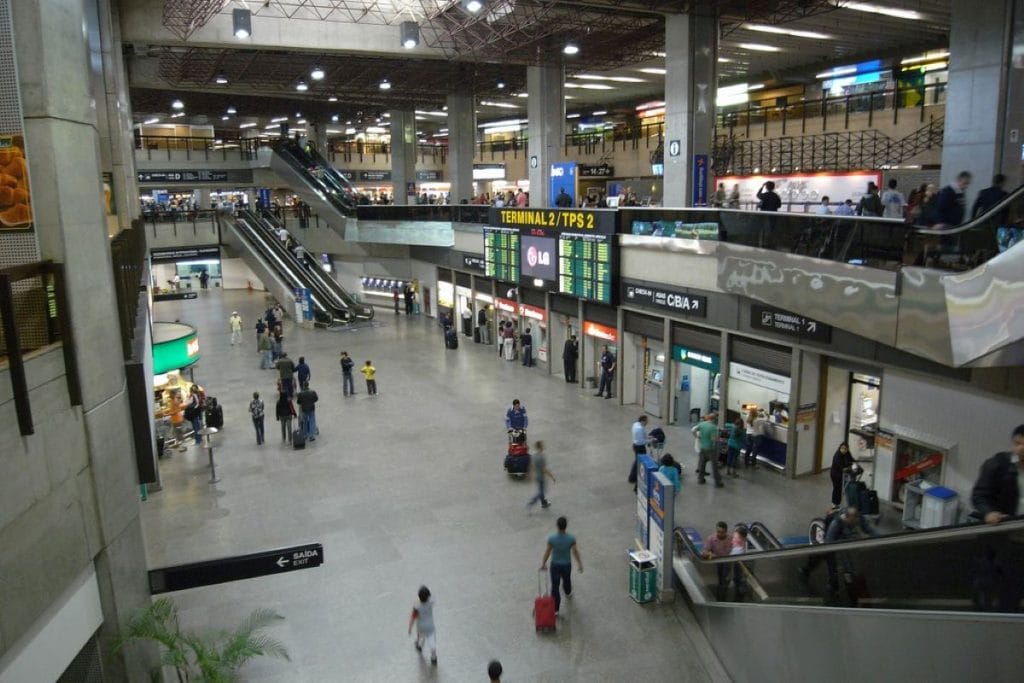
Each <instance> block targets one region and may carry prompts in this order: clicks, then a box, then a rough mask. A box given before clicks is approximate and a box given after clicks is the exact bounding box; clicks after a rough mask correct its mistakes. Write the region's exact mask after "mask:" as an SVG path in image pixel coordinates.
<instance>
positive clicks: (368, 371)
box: [359, 361, 377, 396]
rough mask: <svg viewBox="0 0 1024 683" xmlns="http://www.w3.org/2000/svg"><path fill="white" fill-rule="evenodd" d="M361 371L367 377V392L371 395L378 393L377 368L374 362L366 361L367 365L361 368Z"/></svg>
mask: <svg viewBox="0 0 1024 683" xmlns="http://www.w3.org/2000/svg"><path fill="white" fill-rule="evenodd" d="M359 372H361V373H363V377H365V378H366V393H367V394H369V395H370V396H376V395H377V380H376V379H375V378H376V377H377V368H375V367H373V363H371V362H370V361H366V365H364V366H363V367H361V368H359Z"/></svg>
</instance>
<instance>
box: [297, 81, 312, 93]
mask: <svg viewBox="0 0 1024 683" xmlns="http://www.w3.org/2000/svg"><path fill="white" fill-rule="evenodd" d="M295 89H296V90H298V91H299V92H306V91H307V90H309V85H308V84H307V83H306V81H304V80H302V79H301V78H300V79H299V82H298V83H296V84H295Z"/></svg>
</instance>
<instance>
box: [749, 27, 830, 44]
mask: <svg viewBox="0 0 1024 683" xmlns="http://www.w3.org/2000/svg"><path fill="white" fill-rule="evenodd" d="M742 28H745V29H746V30H748V31H757V32H758V33H772V34H775V35H777V36H793V37H795V38H810V39H812V40H831V39H832V36H830V35H828V34H827V33H818V32H817V31H801V30H799V29H793V28H782V27H781V26H770V25H768V24H743V26H742Z"/></svg>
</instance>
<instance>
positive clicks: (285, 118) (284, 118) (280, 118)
mask: <svg viewBox="0 0 1024 683" xmlns="http://www.w3.org/2000/svg"><path fill="white" fill-rule="evenodd" d="M287 120H288V117H287V116H278V117H277V118H276V119H270V122H271V123H281V122H282V121H287Z"/></svg>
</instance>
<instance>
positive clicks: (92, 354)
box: [10, 0, 150, 680]
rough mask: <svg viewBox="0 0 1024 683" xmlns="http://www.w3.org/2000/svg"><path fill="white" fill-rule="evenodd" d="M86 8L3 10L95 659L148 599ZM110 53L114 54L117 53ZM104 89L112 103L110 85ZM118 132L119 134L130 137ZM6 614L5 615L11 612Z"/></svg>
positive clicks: (142, 671)
mask: <svg viewBox="0 0 1024 683" xmlns="http://www.w3.org/2000/svg"><path fill="white" fill-rule="evenodd" d="M98 2H99V0H88V1H83V0H79V1H76V2H69V1H68V0H36V2H12V3H10V7H11V10H12V18H13V26H14V39H15V45H16V52H15V57H16V63H17V73H18V81H19V84H18V85H19V89H20V92H21V97H22V105H23V114H24V122H25V141H26V149H27V151H28V155H29V164H30V173H31V175H32V178H33V180H34V181H35V182H33V184H32V200H33V201H32V208H33V211H34V218H35V230H36V234H37V236H38V241H39V250H40V255H41V257H42V258H44V259H53V260H54V261H57V262H62V263H64V266H65V272H66V276H67V280H66V286H67V294H68V299H69V309H68V311H66V313H68V314H69V315H70V319H71V326H72V329H73V331H74V341H75V344H74V354H75V357H76V359H77V363H78V373H79V376H80V378H81V387H82V406H81V421H82V431H83V434H84V440H85V447H84V450H85V451H86V452H87V455H86V458H87V459H86V461H85V462H83V463H82V464H81V465H79V464H78V463H77V462H76V463H74V464H73V466H75V467H81V468H82V471H83V472H85V470H86V468H88V472H85V474H84V476H83V477H82V478H81V480H80V481H81V488H80V489H78V498H79V504H80V506H81V507H80V508H78V509H77V510H74V511H72V510H71V509H69V510H68V511H67V513H68V514H81V516H82V525H83V528H84V529H85V530H87V531H90V532H91V531H92V530H95V531H94V533H95V535H93V536H90V555H91V560H92V562H93V565H94V567H95V570H96V574H97V578H98V583H99V587H100V599H101V606H102V609H103V617H104V622H103V626H102V627H101V628H100V645H101V648H102V650H103V652H104V653H106V652H108V651H109V646H110V645H111V643H112V641H113V639H114V638H116V637H117V635H118V632H119V627H120V624H123V623H126V621H127V619H128V618H129V617H130V616H132V614H133V613H134V612H135V611H136V610H138V609H140V608H142V607H144V606H145V605H147V604H149V599H150V598H149V589H148V586H147V581H146V558H145V552H144V549H143V542H142V527H141V524H140V519H139V493H138V482H137V476H136V472H137V470H136V466H135V456H134V446H133V443H132V428H131V423H130V409H129V403H128V395H127V392H126V389H125V371H124V359H123V358H122V355H121V353H122V352H121V339H120V332H119V326H118V324H117V322H116V321H117V316H118V311H117V307H116V303H115V301H114V297H113V295H112V292H113V291H114V276H113V268H112V265H111V258H110V246H109V243H108V239H107V226H106V220H105V215H104V214H105V212H104V207H103V190H102V185H101V166H100V162H99V159H98V158H97V149H98V148H99V147H100V145H101V139H100V134H99V128H98V123H97V117H96V106H95V92H94V89H93V81H92V80H91V78H90V41H89V35H88V29H89V27H90V17H92V18H93V25H95V23H96V21H95V18H96V17H97V16H98V15H102V16H103V20H102V23H104V24H110V23H111V17H110V16H109V8H108V7H107V6H106V5H104V4H103V3H100V4H97V3H98ZM87 7H88V11H87V9H86V8H87ZM110 49H111V51H112V52H114V51H116V52H118V53H119V51H120V46H119V45H111V46H110ZM111 90H112V91H114V92H116V91H117V86H116V85H114V86H112V88H111ZM122 94H123V92H122ZM126 111H127V110H126ZM117 120H118V121H120V120H121V118H120V117H118V118H117ZM111 123H113V120H112V121H111ZM124 130H125V131H127V132H128V134H129V135H130V131H131V127H130V126H127V125H126V126H124ZM111 139H113V136H112V138H111ZM127 149H129V150H130V149H131V147H130V146H129V147H128V148H127ZM129 169H130V164H129V165H128V166H122V170H123V172H124V173H127V172H128V170H129ZM130 201H132V202H134V201H135V199H134V197H132V198H130ZM76 436H77V435H76ZM47 444H48V445H46V446H45V448H47V449H48V450H49V451H50V453H49V457H51V458H54V459H55V460H54V463H55V464H58V463H59V466H60V467H64V466H72V463H71V457H72V456H71V455H70V454H62V452H61V443H60V439H56V440H52V441H51V442H47ZM39 585H40V586H43V585H44V582H43V581H40V582H39ZM10 611H11V612H12V613H15V612H16V611H17V609H16V606H11V607H10ZM134 651H135V650H134V649H133V650H131V651H130V652H134ZM105 663H106V664H107V665H108V666H109V668H108V670H107V671H106V672H105V676H104V677H105V678H107V679H109V680H145V679H147V678H148V669H149V665H150V662H147V661H145V658H144V657H135V656H132V655H131V654H129V655H127V656H126V655H119V656H118V657H114V658H110V659H109V660H105Z"/></svg>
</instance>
